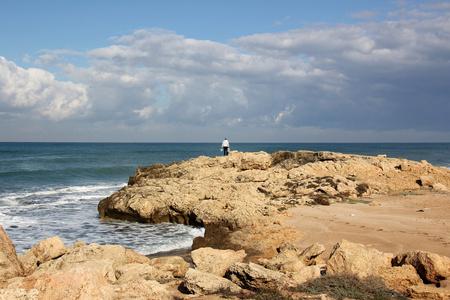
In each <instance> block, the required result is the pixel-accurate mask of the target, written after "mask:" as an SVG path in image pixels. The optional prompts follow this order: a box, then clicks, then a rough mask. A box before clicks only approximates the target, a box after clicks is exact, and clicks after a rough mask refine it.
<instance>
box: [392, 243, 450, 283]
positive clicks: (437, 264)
mask: <svg viewBox="0 0 450 300" xmlns="http://www.w3.org/2000/svg"><path fill="white" fill-rule="evenodd" d="M393 265H394V266H403V265H411V266H413V267H414V268H415V269H416V270H417V272H418V274H419V275H420V277H421V278H422V279H423V280H424V281H425V282H427V283H429V282H431V283H439V282H440V281H441V280H444V279H446V278H450V258H448V257H446V256H441V255H438V254H435V253H430V252H426V251H418V250H416V251H410V252H406V253H402V254H399V255H397V256H396V257H395V258H394V259H393Z"/></svg>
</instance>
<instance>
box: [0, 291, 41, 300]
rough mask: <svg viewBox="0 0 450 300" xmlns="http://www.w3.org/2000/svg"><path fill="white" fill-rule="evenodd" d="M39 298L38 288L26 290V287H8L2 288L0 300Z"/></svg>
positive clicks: (31, 299)
mask: <svg viewBox="0 0 450 300" xmlns="http://www.w3.org/2000/svg"><path fill="white" fill-rule="evenodd" d="M11 299H20V300H38V299H39V291H38V290H36V289H31V290H26V289H7V290H0V300H11Z"/></svg>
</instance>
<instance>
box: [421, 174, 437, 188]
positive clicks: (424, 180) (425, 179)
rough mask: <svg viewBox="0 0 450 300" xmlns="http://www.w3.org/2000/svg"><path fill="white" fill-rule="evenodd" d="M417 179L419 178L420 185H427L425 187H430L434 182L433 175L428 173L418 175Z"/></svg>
mask: <svg viewBox="0 0 450 300" xmlns="http://www.w3.org/2000/svg"><path fill="white" fill-rule="evenodd" d="M419 180H420V185H422V186H427V187H432V186H433V184H435V183H436V181H435V179H434V177H433V176H428V175H423V176H420V178H419Z"/></svg>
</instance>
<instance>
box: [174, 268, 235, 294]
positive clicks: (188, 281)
mask: <svg viewBox="0 0 450 300" xmlns="http://www.w3.org/2000/svg"><path fill="white" fill-rule="evenodd" d="M183 284H184V287H185V288H186V289H187V290H188V291H189V292H190V293H192V294H199V295H204V294H214V293H218V292H221V291H229V292H232V293H238V292H240V291H241V288H240V287H239V286H237V285H236V284H234V283H233V282H231V281H229V280H228V279H225V278H223V277H220V276H217V275H214V274H211V273H206V272H202V271H199V270H195V269H189V270H188V271H187V272H186V275H185V276H184V282H183Z"/></svg>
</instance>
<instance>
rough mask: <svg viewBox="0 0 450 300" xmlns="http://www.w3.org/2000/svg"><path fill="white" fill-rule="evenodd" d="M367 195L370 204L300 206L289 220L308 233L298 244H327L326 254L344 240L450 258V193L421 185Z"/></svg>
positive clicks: (294, 209) (289, 222) (379, 247)
mask: <svg viewBox="0 0 450 300" xmlns="http://www.w3.org/2000/svg"><path fill="white" fill-rule="evenodd" d="M365 200H368V201H371V202H372V204H367V203H356V204H349V203H335V204H332V205H330V206H320V205H316V206H300V207H296V208H293V209H291V210H290V212H291V213H292V216H291V217H289V218H288V219H287V220H285V223H286V225H288V226H295V227H296V228H298V229H299V230H300V231H302V232H304V233H305V234H304V236H303V237H302V238H301V239H299V240H297V241H296V243H297V244H298V246H299V247H300V248H305V247H308V246H310V245H312V244H313V243H316V242H317V243H320V244H322V245H324V246H325V248H326V252H325V253H324V254H323V257H324V258H328V255H329V254H330V252H331V250H332V248H333V245H335V244H336V243H337V242H339V241H340V240H342V239H346V240H348V241H350V242H354V243H361V244H364V245H366V246H369V247H374V248H376V249H378V250H380V251H382V252H389V253H393V254H399V253H402V252H406V251H410V250H423V251H429V252H433V253H437V254H440V255H445V256H447V257H450V195H449V194H443V193H439V194H437V193H430V192H427V191H422V190H421V191H410V192H409V193H408V192H407V193H405V194H396V195H372V196H371V197H369V198H368V199H365Z"/></svg>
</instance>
